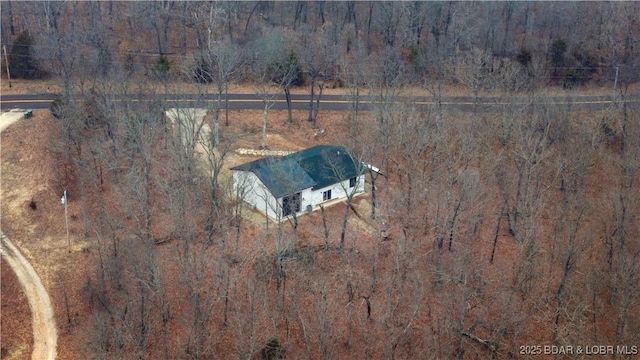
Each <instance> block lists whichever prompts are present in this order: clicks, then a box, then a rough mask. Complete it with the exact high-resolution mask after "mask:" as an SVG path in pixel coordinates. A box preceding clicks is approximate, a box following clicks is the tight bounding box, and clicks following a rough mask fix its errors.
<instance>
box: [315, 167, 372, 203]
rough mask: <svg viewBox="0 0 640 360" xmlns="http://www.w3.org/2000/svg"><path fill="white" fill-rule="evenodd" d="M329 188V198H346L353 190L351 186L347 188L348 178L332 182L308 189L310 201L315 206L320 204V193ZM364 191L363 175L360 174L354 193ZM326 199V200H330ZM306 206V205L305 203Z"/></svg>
mask: <svg viewBox="0 0 640 360" xmlns="http://www.w3.org/2000/svg"><path fill="white" fill-rule="evenodd" d="M327 190H331V200H335V199H342V198H346V197H347V195H348V194H349V193H350V192H351V191H353V189H352V188H349V179H347V180H345V181H343V182H341V183H337V184H333V185H331V186H327V187H324V188H321V189H318V190H313V191H310V194H309V195H310V197H311V201H310V203H311V204H312V205H313V206H314V207H315V206H318V205H321V204H322V203H323V202H325V201H324V200H322V193H323V192H325V191H327ZM363 191H364V175H360V176H359V177H358V179H357V182H356V192H355V194H358V193H361V192H363ZM331 200H327V201H331ZM305 206H306V205H305Z"/></svg>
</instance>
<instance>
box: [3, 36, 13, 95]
mask: <svg viewBox="0 0 640 360" xmlns="http://www.w3.org/2000/svg"><path fill="white" fill-rule="evenodd" d="M2 49H3V50H4V62H5V63H6V64H7V79H8V80H9V87H11V74H9V59H8V57H7V45H2Z"/></svg>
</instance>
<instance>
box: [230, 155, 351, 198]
mask: <svg viewBox="0 0 640 360" xmlns="http://www.w3.org/2000/svg"><path fill="white" fill-rule="evenodd" d="M356 164H357V162H356V161H355V160H354V159H353V158H352V156H351V155H350V154H349V153H348V152H347V151H346V150H345V148H343V147H341V146H329V145H319V146H314V147H312V148H309V149H306V150H302V151H299V152H297V153H293V154H290V155H287V156H284V157H282V158H273V157H267V158H263V159H260V160H256V161H252V162H249V163H246V164H242V165H240V166H236V167H234V168H231V170H242V171H251V172H253V173H254V174H256V176H257V177H258V178H259V179H260V181H262V183H263V184H264V185H265V186H266V187H267V188H268V189H269V191H271V193H272V194H273V196H275V197H276V198H280V197H282V196H285V195H290V194H293V193H296V192H298V191H300V190H303V189H307V188H310V187H312V188H313V189H314V190H316V189H320V188H323V187H326V186H329V185H332V184H335V183H337V182H340V181H344V180H346V179H349V178H352V177H354V176H357V175H360V174H362V173H363V171H364V170H363V167H362V166H357V165H356Z"/></svg>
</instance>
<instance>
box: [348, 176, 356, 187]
mask: <svg viewBox="0 0 640 360" xmlns="http://www.w3.org/2000/svg"><path fill="white" fill-rule="evenodd" d="M356 183H358V178H356V177H352V178H351V179H349V188H352V187H355V186H356Z"/></svg>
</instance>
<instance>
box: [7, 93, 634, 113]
mask: <svg viewBox="0 0 640 360" xmlns="http://www.w3.org/2000/svg"><path fill="white" fill-rule="evenodd" d="M124 97H125V96H124V95H115V99H116V100H122V99H123V98H124ZM126 97H127V98H129V99H130V98H131V96H130V95H127V96H126ZM405 98H407V97H405ZM54 99H55V95H54V94H36V95H0V109H2V110H9V109H15V108H20V109H46V108H49V106H50V104H51V102H52V101H53V100H54ZM133 99H134V100H135V101H145V100H152V99H164V100H165V101H167V102H169V103H172V104H175V105H172V106H171V107H203V108H207V107H211V106H213V103H214V102H215V99H216V95H214V94H208V95H204V96H203V95H198V94H170V95H166V96H160V95H158V96H134V97H133ZM360 99H361V102H360V105H359V106H360V108H361V109H362V110H367V109H369V108H370V107H371V103H372V102H375V98H373V97H368V96H361V97H360ZM411 99H412V100H413V101H414V103H415V104H416V105H418V106H433V105H435V104H436V103H435V101H434V99H433V98H431V97H413V98H411ZM275 101H276V102H275V104H274V105H273V107H272V109H275V110H281V109H286V102H285V99H284V95H278V96H277V97H276V100H275ZM526 101H527V100H526V98H523V97H513V98H511V102H506V101H505V99H504V98H499V97H481V98H479V99H478V103H477V104H476V105H475V106H477V108H476V110H480V111H491V110H496V109H500V108H502V107H504V106H509V105H514V106H521V105H522V104H524V103H526ZM628 101H630V102H638V101H639V100H638V99H637V98H634V99H631V100H628ZM612 102H613V101H612V98H611V96H572V97H561V96H555V97H539V98H538V103H539V104H551V105H558V106H565V107H568V108H571V109H581V110H600V109H604V108H607V107H609V106H611V104H612ZM292 105H293V108H294V109H298V110H306V109H309V95H292ZM441 105H442V106H443V107H444V108H445V109H458V110H462V111H472V110H474V103H473V98H471V97H444V98H442V100H441ZM350 106H351V104H350V100H349V97H348V96H346V95H323V96H322V98H321V100H320V109H321V110H348V109H349V108H350ZM229 108H230V109H262V108H263V104H262V100H261V99H260V98H259V97H257V96H256V95H254V94H229Z"/></svg>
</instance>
